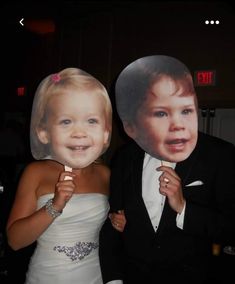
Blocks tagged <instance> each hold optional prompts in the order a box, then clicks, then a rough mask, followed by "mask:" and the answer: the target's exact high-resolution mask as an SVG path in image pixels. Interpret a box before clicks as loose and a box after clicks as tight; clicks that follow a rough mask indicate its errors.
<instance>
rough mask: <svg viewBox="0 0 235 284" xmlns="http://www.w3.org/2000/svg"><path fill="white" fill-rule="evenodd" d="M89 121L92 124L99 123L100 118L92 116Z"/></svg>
mask: <svg viewBox="0 0 235 284" xmlns="http://www.w3.org/2000/svg"><path fill="white" fill-rule="evenodd" d="M88 122H89V123H90V124H95V123H98V119H96V118H90V119H88Z"/></svg>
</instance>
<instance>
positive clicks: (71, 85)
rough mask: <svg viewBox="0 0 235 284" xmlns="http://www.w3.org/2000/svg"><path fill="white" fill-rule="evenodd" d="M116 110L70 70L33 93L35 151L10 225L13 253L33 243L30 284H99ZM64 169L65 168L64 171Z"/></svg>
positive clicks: (94, 85)
mask: <svg viewBox="0 0 235 284" xmlns="http://www.w3.org/2000/svg"><path fill="white" fill-rule="evenodd" d="M111 127H112V108H111V103H110V100H109V96H108V94H107V91H106V89H105V88H104V87H103V85H102V84H101V83H100V82H99V81H98V80H96V79H95V78H94V77H92V76H91V75H89V74H87V73H86V72H84V71H82V70H80V69H77V68H67V69H64V70H62V71H60V72H59V73H57V74H52V75H49V76H47V77H46V78H45V79H44V80H43V81H42V82H41V83H40V84H39V87H38V89H37V91H36V94H35V97H34V103H33V109H32V116H31V132H30V142H31V152H32V155H33V157H34V158H35V159H36V160H37V161H33V162H32V163H30V164H29V165H28V166H27V167H26V168H25V170H24V172H23V174H22V176H21V178H20V181H19V184H18V188H17V193H16V196H15V200H14V203H13V206H12V209H11V212H10V215H9V218H8V222H7V237H8V243H9V245H10V247H11V248H12V249H13V250H19V249H21V248H24V247H26V246H28V245H30V244H32V243H34V242H35V241H36V242H37V245H36V248H35V250H34V252H33V255H32V257H31V259H30V262H29V267H28V271H27V274H26V282H25V283H26V284H72V283H77V284H102V283H103V281H102V278H101V271H100V264H99V256H98V255H99V253H98V251H99V231H100V229H101V226H102V225H103V223H104V221H105V219H106V218H107V214H108V210H109V204H108V194H109V176H110V171H109V169H108V167H106V166H105V165H104V164H102V163H99V162H97V160H98V158H99V157H100V156H101V154H102V153H104V151H105V150H106V149H107V148H108V146H109V142H110V135H111ZM65 165H66V166H65Z"/></svg>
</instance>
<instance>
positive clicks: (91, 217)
mask: <svg viewBox="0 0 235 284" xmlns="http://www.w3.org/2000/svg"><path fill="white" fill-rule="evenodd" d="M52 197H53V194H46V195H43V196H41V197H40V198H39V200H38V208H41V207H42V206H44V205H45V203H46V202H47V200H48V199H49V198H52ZM108 210H109V205H108V197H107V196H105V195H103V194H99V193H87V194H74V195H73V196H72V198H71V199H70V200H69V202H68V203H67V204H66V207H65V208H64V210H63V213H62V214H61V215H60V216H59V217H57V218H56V219H55V220H54V221H53V223H52V224H51V225H50V226H49V227H48V228H47V230H46V231H45V232H44V233H43V234H42V235H41V236H40V237H39V239H38V241H37V246H36V249H35V251H34V253H33V255H32V257H31V259H30V263H29V269H28V272H27V275H26V282H25V283H26V284H49V283H55V284H72V283H78V284H80V283H81V284H103V281H102V278H101V271H100V266H99V254H98V250H99V247H98V243H99V231H100V229H101V226H102V225H103V223H104V221H105V219H106V218H107V214H108Z"/></svg>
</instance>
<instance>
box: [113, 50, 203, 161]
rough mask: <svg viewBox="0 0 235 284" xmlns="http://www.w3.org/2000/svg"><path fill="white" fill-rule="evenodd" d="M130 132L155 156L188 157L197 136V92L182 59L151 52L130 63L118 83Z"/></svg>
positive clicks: (124, 120) (122, 112)
mask: <svg viewBox="0 0 235 284" xmlns="http://www.w3.org/2000/svg"><path fill="white" fill-rule="evenodd" d="M115 96H116V106H117V111H118V114H119V116H120V118H121V120H122V123H123V127H124V130H125V132H126V133H127V135H128V136H129V137H131V138H132V139H134V140H135V142H136V143H137V144H138V145H139V146H140V147H141V148H142V149H143V150H144V151H145V152H147V153H149V154H150V155H151V156H153V157H155V158H158V159H161V160H166V161H170V162H179V161H183V160H185V159H186V158H187V157H188V156H189V155H190V154H191V153H192V151H193V150H194V148H195V146H196V142H197V132H198V117H197V98H196V94H195V90H194V86H193V80H192V76H191V74H190V71H189V70H188V68H187V67H186V66H185V65H184V64H183V63H182V62H180V61H179V60H178V59H176V58H173V57H170V56H165V55H153V56H146V57H143V58H140V59H137V60H136V61H134V62H132V63H131V64H129V65H128V66H127V67H126V68H125V69H124V70H123V71H122V72H121V73H120V75H119V77H118V79H117V81H116V86H115Z"/></svg>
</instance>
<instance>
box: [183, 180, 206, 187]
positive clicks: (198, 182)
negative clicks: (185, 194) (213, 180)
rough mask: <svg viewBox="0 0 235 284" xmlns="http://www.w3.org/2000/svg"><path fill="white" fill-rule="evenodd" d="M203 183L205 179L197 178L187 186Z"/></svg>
mask: <svg viewBox="0 0 235 284" xmlns="http://www.w3.org/2000/svg"><path fill="white" fill-rule="evenodd" d="M202 184H203V181H201V180H196V181H193V182H191V183H189V184H187V185H186V186H197V185H202Z"/></svg>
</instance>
